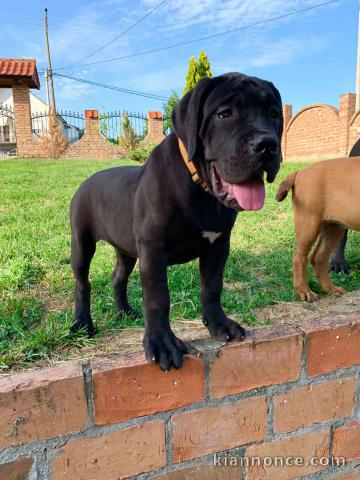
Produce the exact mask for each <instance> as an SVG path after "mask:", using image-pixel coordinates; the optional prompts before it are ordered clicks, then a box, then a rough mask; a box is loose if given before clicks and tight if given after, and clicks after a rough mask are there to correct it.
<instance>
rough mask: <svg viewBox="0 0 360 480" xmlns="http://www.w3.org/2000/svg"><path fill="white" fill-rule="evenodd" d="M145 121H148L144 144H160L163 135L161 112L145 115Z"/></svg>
mask: <svg viewBox="0 0 360 480" xmlns="http://www.w3.org/2000/svg"><path fill="white" fill-rule="evenodd" d="M147 120H148V133H147V135H146V137H145V140H144V142H145V143H150V142H155V143H160V142H161V141H162V140H163V139H164V137H165V135H164V122H163V117H162V113H161V112H148V113H147Z"/></svg>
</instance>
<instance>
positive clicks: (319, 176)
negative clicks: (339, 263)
mask: <svg viewBox="0 0 360 480" xmlns="http://www.w3.org/2000/svg"><path fill="white" fill-rule="evenodd" d="M290 189H292V192H293V193H292V203H293V209H294V223H295V233H296V243H297V249H296V251H295V253H294V258H293V275H294V286H295V291H296V293H297V294H298V295H299V296H300V297H301V299H302V300H307V301H315V300H317V298H318V296H317V295H316V294H315V293H314V292H312V291H311V290H310V287H309V285H308V282H307V278H306V267H307V263H308V260H310V263H311V264H312V266H313V268H314V271H315V275H316V277H317V279H318V280H319V282H320V285H321V287H322V289H323V291H324V292H326V293H332V294H337V295H342V294H343V293H346V290H344V289H343V288H341V287H336V286H335V285H333V283H332V282H331V280H330V277H329V272H328V265H329V258H330V255H331V252H332V251H333V250H334V248H335V247H336V245H337V244H338V243H339V241H340V239H341V237H342V236H343V234H344V231H345V229H347V228H349V229H352V230H360V157H352V158H347V157H346V158H336V159H334V160H327V161H324V162H319V163H316V164H314V165H311V166H310V167H307V168H304V169H303V170H299V171H296V172H294V173H292V174H291V175H289V176H288V177H287V178H285V180H283V181H282V182H281V184H280V186H279V190H278V192H277V195H276V200H277V201H278V202H281V201H282V200H284V198H286V196H287V194H288V192H289V190H290ZM315 240H317V241H316V245H315V247H314V249H313V251H312V253H311V255H310V256H309V252H310V249H311V247H312V245H313V244H314V243H315Z"/></svg>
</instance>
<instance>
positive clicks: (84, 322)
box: [70, 317, 96, 337]
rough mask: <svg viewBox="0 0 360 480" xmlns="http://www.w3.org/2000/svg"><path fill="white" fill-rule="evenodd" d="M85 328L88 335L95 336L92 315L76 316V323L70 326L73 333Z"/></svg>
mask: <svg viewBox="0 0 360 480" xmlns="http://www.w3.org/2000/svg"><path fill="white" fill-rule="evenodd" d="M82 328H83V329H85V331H86V333H87V335H88V337H93V336H94V335H95V333H96V329H95V327H94V324H93V321H92V319H91V317H85V318H75V319H74V323H73V324H72V325H71V327H70V331H71V333H76V332H77V331H78V330H80V329H82Z"/></svg>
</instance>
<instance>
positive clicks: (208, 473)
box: [152, 464, 242, 480]
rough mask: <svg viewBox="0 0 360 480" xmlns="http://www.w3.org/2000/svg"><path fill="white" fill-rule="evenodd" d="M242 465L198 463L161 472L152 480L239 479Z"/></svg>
mask: <svg viewBox="0 0 360 480" xmlns="http://www.w3.org/2000/svg"><path fill="white" fill-rule="evenodd" d="M241 479H242V467H241V465H240V464H239V465H237V466H227V467H226V466H223V465H222V466H221V467H219V466H216V467H214V466H209V465H199V466H195V467H189V468H182V469H181V470H176V471H174V472H168V473H163V474H162V475H158V476H156V477H152V480H241Z"/></svg>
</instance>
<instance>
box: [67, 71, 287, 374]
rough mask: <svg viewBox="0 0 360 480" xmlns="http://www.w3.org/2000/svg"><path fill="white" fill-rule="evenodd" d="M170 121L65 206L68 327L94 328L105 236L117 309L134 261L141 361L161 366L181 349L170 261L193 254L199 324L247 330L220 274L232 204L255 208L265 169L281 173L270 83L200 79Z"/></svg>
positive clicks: (278, 116) (175, 361)
mask: <svg viewBox="0 0 360 480" xmlns="http://www.w3.org/2000/svg"><path fill="white" fill-rule="evenodd" d="M172 120H173V125H174V132H173V133H171V134H170V135H168V136H167V137H166V138H165V139H164V141H163V142H162V143H161V144H160V145H159V146H157V147H156V148H155V149H154V150H153V152H152V153H151V155H150V157H149V160H148V162H147V163H146V165H145V166H143V167H118V168H111V169H109V170H104V171H101V172H98V173H96V174H95V175H93V176H92V177H90V178H89V179H88V180H86V181H85V182H84V183H83V184H82V185H81V186H80V188H79V190H78V191H77V193H76V194H75V196H74V198H73V200H72V203H71V227H72V252H71V263H72V268H73V271H74V276H75V279H76V291H75V311H74V320H75V322H74V324H73V327H72V328H73V330H76V329H78V328H80V327H86V329H87V331H88V333H89V335H92V334H93V333H94V327H93V322H92V319H91V315H90V283H89V280H88V273H89V266H90V262H91V259H92V257H93V255H94V253H95V245H96V242H97V241H98V240H106V241H107V242H109V243H110V244H111V245H112V246H113V247H114V248H115V251H116V255H117V264H116V268H115V270H114V272H113V276H112V283H113V288H114V294H115V303H116V307H117V309H118V311H119V312H125V313H127V314H129V315H131V314H133V310H132V309H131V307H130V305H129V303H128V299H127V283H128V277H129V275H130V273H131V272H132V270H133V268H134V266H135V263H136V259H137V258H139V261H140V273H141V281H142V288H143V304H144V318H145V336H144V342H143V344H144V348H145V353H146V358H147V359H148V360H149V361H153V362H159V363H160V367H161V369H162V370H165V371H166V370H168V369H169V368H170V367H171V365H174V366H175V367H176V368H179V367H180V366H181V364H182V358H183V355H184V353H186V351H187V349H186V346H185V344H184V343H183V342H182V341H181V340H180V339H179V338H177V337H176V336H175V335H174V334H173V332H172V330H171V328H170V323H169V308H170V299H169V290H168V285H167V267H168V266H169V265H172V264H178V263H184V262H188V261H189V260H192V259H194V258H198V257H199V258H200V275H201V302H202V311H203V322H204V324H205V325H206V326H207V327H208V329H209V332H210V334H211V335H212V336H213V337H216V338H217V339H221V340H242V339H243V338H244V336H245V331H244V329H243V328H242V327H241V326H240V325H239V324H238V323H237V322H234V321H232V320H231V319H229V318H228V317H227V316H226V315H225V313H224V311H223V309H222V307H221V303H220V296H221V291H222V287H223V272H224V267H225V263H226V260H227V258H228V255H229V246H230V233H231V229H232V227H233V225H234V222H235V219H236V215H237V211H240V210H258V209H260V208H261V207H262V206H263V203H264V196H265V188H264V181H263V175H264V172H266V173H267V181H269V182H272V181H273V180H274V179H275V176H276V174H277V172H278V170H279V167H280V161H281V146H280V139H281V134H282V126H283V119H282V108H281V98H280V94H279V92H278V91H277V90H276V88H275V87H274V86H273V85H272V84H271V83H269V82H266V81H264V80H260V79H258V78H254V77H248V76H246V75H242V74H240V73H228V74H225V75H221V76H219V77H214V78H203V79H202V80H201V81H200V82H199V83H198V84H197V85H196V87H195V88H194V89H193V90H192V91H190V92H189V93H187V94H186V95H185V96H184V97H183V98H182V100H181V101H180V103H179V104H178V105H177V106H176V107H175V109H174V112H173V116H172ZM180 149H181V150H180Z"/></svg>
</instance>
